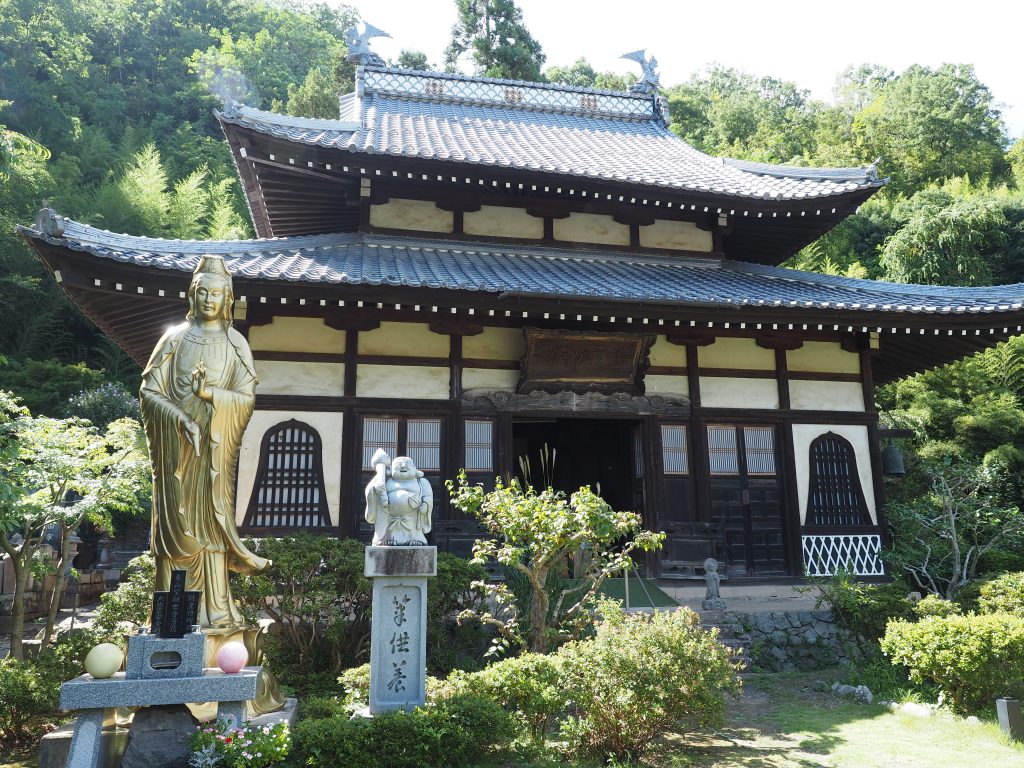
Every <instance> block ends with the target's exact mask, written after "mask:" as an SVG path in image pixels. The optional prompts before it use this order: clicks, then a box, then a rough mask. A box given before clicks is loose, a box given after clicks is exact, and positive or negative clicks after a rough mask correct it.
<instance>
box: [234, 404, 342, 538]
mask: <svg viewBox="0 0 1024 768" xmlns="http://www.w3.org/2000/svg"><path fill="white" fill-rule="evenodd" d="M290 419H297V420H298V421H301V422H304V423H306V424H308V425H309V426H311V427H313V429H315V430H316V431H317V432H318V433H320V445H321V448H322V449H323V473H324V492H325V493H326V494H327V508H328V510H329V511H330V514H331V525H338V521H339V520H340V519H341V511H340V510H341V430H342V414H340V413H324V412H315V411H255V412H254V413H253V415H252V418H251V419H250V420H249V426H248V427H246V430H245V434H244V435H242V447H241V450H240V451H239V454H238V494H237V497H236V498H235V522H236V523H237V524H238V525H241V524H242V521H243V520H245V510H246V509H247V508H248V506H249V498H250V497H251V496H252V490H253V485H254V484H255V483H256V475H257V473H258V472H259V460H260V445H261V444H262V443H263V436H264V435H265V434H266V433H267V430H268V429H270V428H271V427H274V426H276V425H278V424H280V423H281V422H282V421H289V420H290Z"/></svg>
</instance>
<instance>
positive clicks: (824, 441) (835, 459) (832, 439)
mask: <svg viewBox="0 0 1024 768" xmlns="http://www.w3.org/2000/svg"><path fill="white" fill-rule="evenodd" d="M810 460H811V473H810V482H809V484H808V500H807V524H808V525H870V524H871V518H870V516H869V515H868V508H867V504H866V503H865V501H864V492H863V491H862V490H861V487H860V477H859V475H858V474H857V459H856V457H855V456H854V452H853V446H852V445H850V442H849V440H847V439H846V438H844V437H840V436H839V435H837V434H836V433H835V432H827V433H826V434H824V435H821V436H819V437H817V438H815V440H814V442H813V443H811V456H810Z"/></svg>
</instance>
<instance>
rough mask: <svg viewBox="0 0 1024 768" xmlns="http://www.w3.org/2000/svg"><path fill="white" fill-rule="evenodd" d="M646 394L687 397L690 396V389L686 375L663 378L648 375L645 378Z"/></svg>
mask: <svg viewBox="0 0 1024 768" xmlns="http://www.w3.org/2000/svg"><path fill="white" fill-rule="evenodd" d="M644 393H645V394H648V395H685V396H687V397H688V396H689V394H690V387H689V385H688V384H687V378H686V374H685V373H684V374H679V375H676V376H662V375H660V374H659V375H652V374H647V375H646V376H644Z"/></svg>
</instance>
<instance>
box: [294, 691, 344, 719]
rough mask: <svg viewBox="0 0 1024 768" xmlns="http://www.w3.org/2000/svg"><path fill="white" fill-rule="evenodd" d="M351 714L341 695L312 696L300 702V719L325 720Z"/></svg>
mask: <svg viewBox="0 0 1024 768" xmlns="http://www.w3.org/2000/svg"><path fill="white" fill-rule="evenodd" d="M349 714H351V711H350V710H349V707H348V705H347V704H346V703H345V700H344V699H342V698H341V697H339V696H310V697H309V698H306V699H302V700H301V701H300V702H299V719H300V720H323V719H324V718H328V717H345V716H347V715H349Z"/></svg>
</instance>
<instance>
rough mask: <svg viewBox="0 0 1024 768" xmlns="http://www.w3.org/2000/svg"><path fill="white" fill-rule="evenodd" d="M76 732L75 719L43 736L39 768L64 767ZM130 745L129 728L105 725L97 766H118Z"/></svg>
mask: <svg viewBox="0 0 1024 768" xmlns="http://www.w3.org/2000/svg"><path fill="white" fill-rule="evenodd" d="M74 733H75V723H74V721H72V722H70V723H68V724H67V725H62V726H61V727H60V728H58V729H57V730H55V731H51V732H50V733H48V734H46V735H45V736H43V738H42V740H41V741H40V742H39V768H64V766H65V765H67V761H68V752H69V751H70V750H71V737H72V736H73V735H74ZM127 746H128V729H127V728H121V727H119V726H116V725H104V727H103V732H102V734H101V735H100V759H99V763H98V765H97V768H117V766H119V765H121V755H123V754H124V750H125V747H127Z"/></svg>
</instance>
